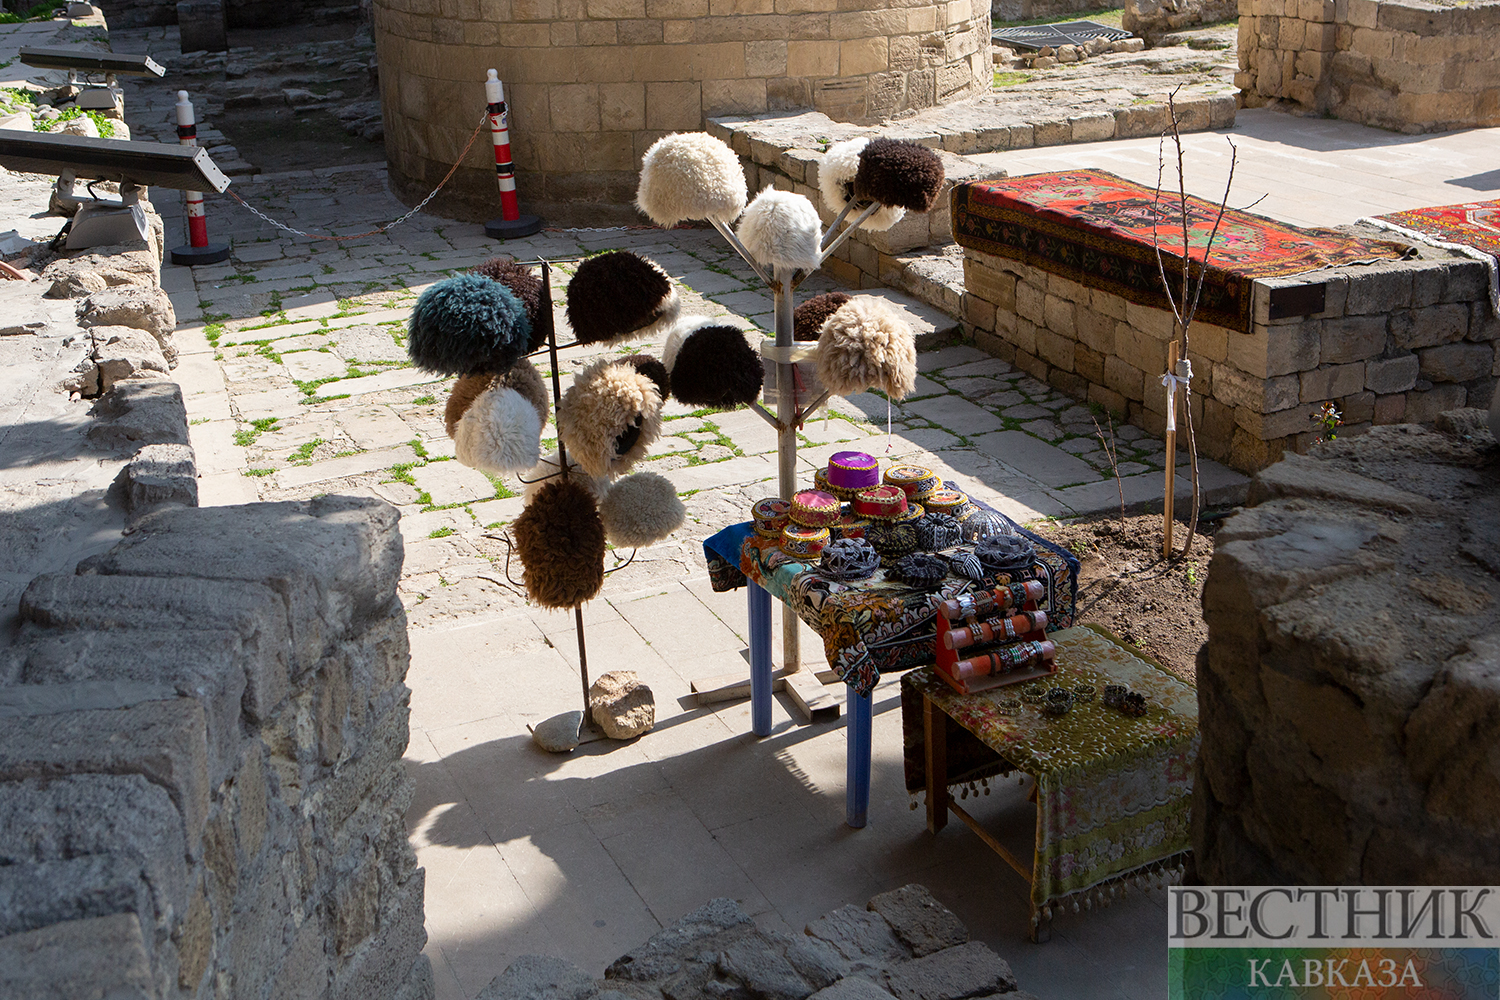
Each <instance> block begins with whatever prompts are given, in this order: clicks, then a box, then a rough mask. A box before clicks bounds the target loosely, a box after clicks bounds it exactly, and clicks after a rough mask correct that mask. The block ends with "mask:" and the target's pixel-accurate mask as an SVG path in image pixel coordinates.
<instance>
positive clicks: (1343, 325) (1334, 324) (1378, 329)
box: [1319, 282, 1387, 365]
mask: <svg viewBox="0 0 1500 1000" xmlns="http://www.w3.org/2000/svg"><path fill="white" fill-rule="evenodd" d="M1353 284H1354V283H1353V282H1351V288H1350V297H1351V299H1352V298H1353V295H1354V289H1353V287H1352V286H1353ZM1386 326H1387V323H1386V317H1385V316H1350V317H1347V318H1344V319H1330V320H1325V321H1324V323H1323V338H1322V348H1321V352H1320V354H1319V360H1320V361H1321V362H1322V363H1323V364H1325V365H1330V364H1333V365H1337V364H1347V363H1349V362H1355V361H1366V360H1368V359H1370V358H1375V357H1378V356H1379V355H1381V354H1382V353H1383V352H1384V351H1385V345H1386V337H1387V331H1386Z"/></svg>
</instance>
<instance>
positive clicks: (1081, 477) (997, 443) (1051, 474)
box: [970, 431, 1099, 486]
mask: <svg viewBox="0 0 1500 1000" xmlns="http://www.w3.org/2000/svg"><path fill="white" fill-rule="evenodd" d="M970 440H971V441H972V442H973V444H974V447H976V448H978V449H979V450H980V451H981V452H983V453H984V454H986V455H992V456H994V457H995V458H998V459H999V460H1000V461H1002V462H1004V463H1005V464H1006V465H1008V466H1010V467H1011V468H1012V469H1015V470H1017V471H1018V472H1023V473H1025V474H1026V475H1028V476H1030V477H1031V478H1033V479H1035V480H1037V481H1038V482H1042V483H1046V484H1047V485H1048V486H1067V485H1069V484H1072V483H1087V482H1091V481H1093V480H1095V479H1097V478H1099V474H1098V473H1097V472H1095V471H1094V469H1093V468H1092V467H1090V466H1089V465H1088V463H1086V462H1084V461H1083V460H1081V459H1079V458H1078V457H1077V456H1075V455H1070V454H1068V453H1067V452H1065V451H1063V450H1062V449H1061V448H1057V447H1054V446H1053V445H1050V444H1047V443H1046V442H1044V441H1038V440H1037V439H1036V438H1034V437H1032V436H1031V435H1030V434H1026V433H1024V432H1022V431H1001V432H999V433H998V434H985V435H982V436H980V437H976V438H971V439H970Z"/></svg>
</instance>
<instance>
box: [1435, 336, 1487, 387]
mask: <svg viewBox="0 0 1500 1000" xmlns="http://www.w3.org/2000/svg"><path fill="white" fill-rule="evenodd" d="M1417 357H1418V358H1419V359H1420V360H1421V376H1422V378H1424V379H1427V380H1428V381H1431V382H1470V381H1473V380H1474V379H1478V378H1485V377H1487V376H1488V375H1489V374H1490V368H1491V367H1492V366H1493V365H1494V362H1495V351H1494V349H1493V348H1492V347H1490V346H1489V345H1488V344H1447V345H1444V346H1442V347H1429V348H1426V349H1425V350H1421V351H1418V352H1417Z"/></svg>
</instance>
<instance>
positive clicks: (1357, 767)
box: [1193, 410, 1500, 885]
mask: <svg viewBox="0 0 1500 1000" xmlns="http://www.w3.org/2000/svg"><path fill="white" fill-rule="evenodd" d="M1483 423H1484V416H1483V414H1482V412H1481V411H1478V410H1467V411H1460V412H1458V413H1451V414H1445V415H1443V418H1442V419H1440V420H1439V421H1438V424H1439V428H1440V430H1439V431H1427V430H1423V429H1422V428H1420V427H1415V426H1410V425H1400V426H1394V427H1377V428H1375V429H1374V430H1373V431H1372V432H1370V433H1369V434H1366V435H1364V436H1362V437H1358V438H1351V439H1341V440H1339V441H1336V442H1333V443H1332V444H1329V445H1320V446H1318V448H1316V449H1315V450H1314V451H1313V452H1312V454H1311V455H1310V456H1309V457H1300V456H1294V457H1289V458H1288V459H1287V460H1286V461H1283V462H1281V463H1280V464H1278V465H1274V466H1272V467H1271V468H1269V469H1267V470H1265V471H1264V472H1262V473H1261V474H1260V476H1259V477H1258V478H1257V480H1256V481H1255V483H1253V484H1252V485H1251V493H1250V502H1251V504H1252V505H1253V506H1252V507H1251V509H1249V510H1247V511H1245V512H1243V513H1240V514H1237V515H1236V516H1234V517H1233V518H1231V519H1229V520H1228V521H1226V522H1225V523H1224V525H1223V526H1222V527H1221V528H1220V529H1219V531H1218V533H1217V535H1216V536H1215V539H1214V556H1213V561H1212V563H1211V564H1210V566H1209V571H1208V577H1207V580H1206V582H1205V586H1204V590H1203V613H1204V618H1205V620H1206V622H1207V624H1208V641H1207V643H1205V644H1204V646H1203V648H1202V649H1201V650H1200V652H1199V654H1198V718H1199V723H1200V725H1201V728H1202V734H1203V745H1202V751H1201V755H1200V758H1199V762H1198V772H1197V778H1196V781H1195V784H1194V803H1193V848H1194V853H1195V856H1196V860H1197V866H1198V872H1199V874H1200V875H1201V876H1202V877H1203V879H1204V880H1205V881H1206V882H1208V883H1209V884H1211V885H1212V884H1217V885H1359V884H1364V885H1490V884H1493V881H1494V879H1495V878H1496V877H1497V876H1500V764H1497V760H1496V757H1495V755H1494V753H1493V747H1494V746H1495V742H1496V740H1497V739H1500V728H1497V727H1500V723H1497V720H1500V685H1497V669H1496V668H1497V664H1500V600H1497V598H1500V506H1497V505H1496V503H1495V498H1496V496H1500V448H1497V447H1496V444H1495V440H1494V438H1493V437H1492V436H1491V435H1490V434H1489V432H1488V431H1487V430H1484V429H1483Z"/></svg>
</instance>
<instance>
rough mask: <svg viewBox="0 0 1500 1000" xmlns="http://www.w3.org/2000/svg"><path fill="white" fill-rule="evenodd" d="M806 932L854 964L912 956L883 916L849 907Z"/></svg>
mask: <svg viewBox="0 0 1500 1000" xmlns="http://www.w3.org/2000/svg"><path fill="white" fill-rule="evenodd" d="M806 930H807V933H808V934H809V935H810V936H812V937H814V938H817V939H818V940H820V941H825V942H827V943H828V944H830V945H832V946H833V947H834V948H835V949H837V951H838V952H839V954H840V955H842V956H843V957H844V958H845V959H846V960H847V961H849V962H853V963H856V964H859V963H864V964H867V965H874V966H880V965H888V964H892V963H895V962H904V961H906V960H907V959H908V958H910V957H911V955H912V952H911V949H910V947H909V946H908V945H906V944H904V943H903V942H902V941H901V940H900V939H899V938H898V937H897V936H896V933H895V931H893V930H892V929H891V925H890V924H889V923H888V922H887V921H886V920H885V918H884V917H882V916H880V915H879V914H878V913H872V912H870V911H868V910H861V909H859V908H858V907H856V906H853V905H849V906H841V907H839V908H838V909H837V910H833V911H832V912H830V913H825V914H824V915H823V916H821V917H819V918H818V919H817V920H814V921H813V922H812V923H810V924H808V925H807V928H806ZM606 975H607V973H606Z"/></svg>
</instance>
